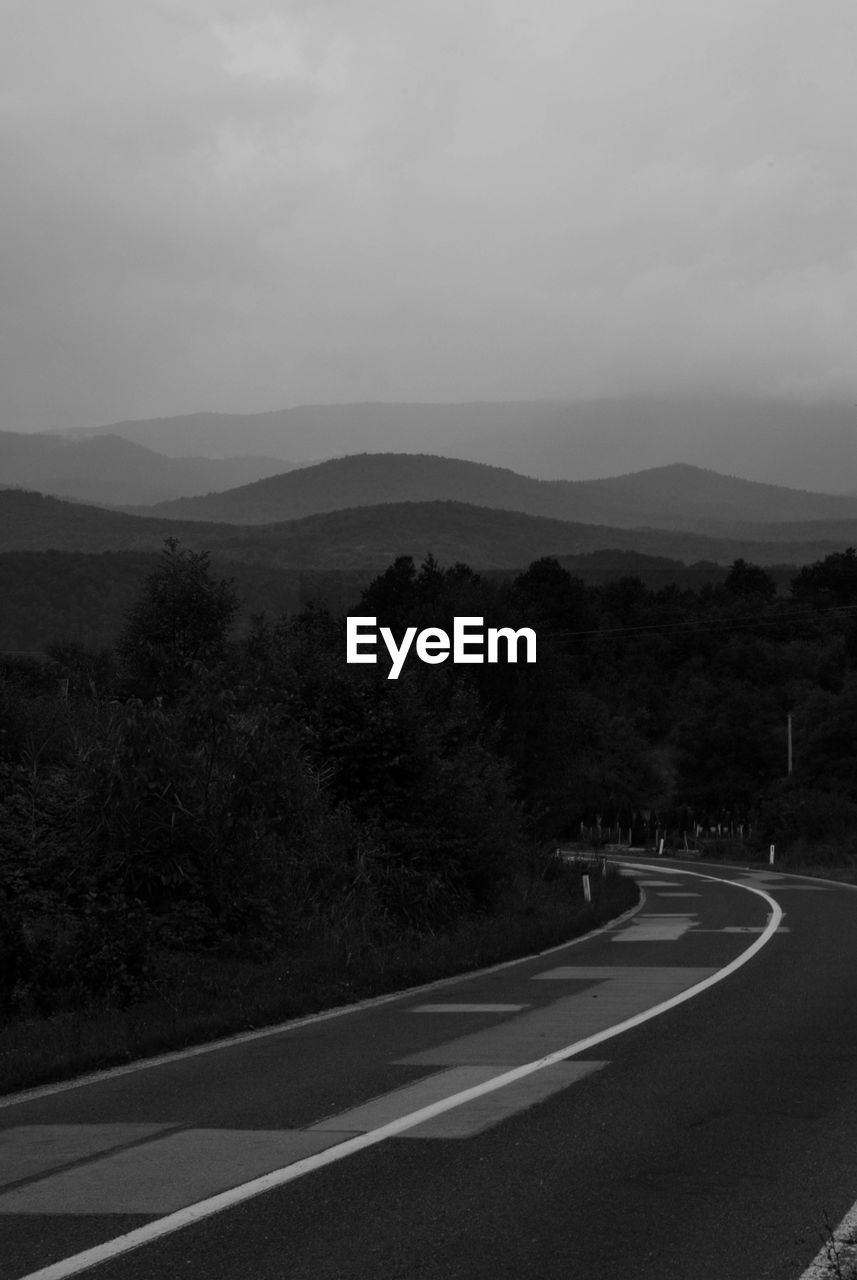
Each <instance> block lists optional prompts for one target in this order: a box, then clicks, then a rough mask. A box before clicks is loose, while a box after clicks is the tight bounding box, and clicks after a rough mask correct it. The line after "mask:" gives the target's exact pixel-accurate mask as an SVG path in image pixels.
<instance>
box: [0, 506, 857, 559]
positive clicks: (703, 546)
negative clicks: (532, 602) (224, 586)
mask: <svg viewBox="0 0 857 1280" xmlns="http://www.w3.org/2000/svg"><path fill="white" fill-rule="evenodd" d="M824 529H826V525H825V524H824V523H822V525H821V526H820V527H819V528H818V531H817V533H816V535H815V536H814V537H813V538H811V539H806V540H800V541H798V540H791V541H785V540H784V541H782V542H779V543H776V542H765V541H760V540H758V539H754V538H741V539H734V538H714V537H709V536H705V535H701V534H694V533H687V532H674V531H670V530H658V529H617V528H611V527H607V526H599V525H595V524H582V523H573V522H570V521H562V520H556V519H552V518H547V517H540V516H532V515H527V514H523V513H521V512H516V511H501V510H496V509H493V508H488V507H478V506H473V505H470V504H467V503H461V502H401V503H392V504H388V505H383V506H367V507H355V508H350V509H347V510H342V511H334V512H330V513H327V514H322V515H313V516H308V517H304V518H303V519H299V520H292V521H287V522H283V523H279V524H273V525H254V526H239V525H230V524H214V523H211V524H206V523H202V522H193V521H180V520H175V519H162V520H158V519H154V518H148V519H147V518H145V517H142V516H134V515H125V514H123V513H121V512H117V511H109V510H104V509H102V508H97V507H87V506H84V505H83V504H79V503H72V502H62V501H60V500H59V499H57V498H51V497H44V496H43V495H41V494H35V493H28V492H25V491H23V490H17V489H7V490H3V491H0V551H43V550H50V549H59V550H63V551H88V552H101V551H115V550H128V551H141V550H149V549H157V548H160V547H161V546H162V544H163V540H164V538H166V537H168V536H175V537H178V538H180V539H181V540H182V542H183V543H184V544H185V545H187V546H191V547H196V548H205V549H208V550H211V551H212V552H216V553H217V555H218V557H219V558H220V559H232V560H241V561H243V562H245V563H255V564H264V565H275V566H279V567H281V568H292V569H301V568H306V569H310V568H312V569H364V568H377V569H382V568H384V567H386V566H387V565H388V564H390V563H391V561H392V560H394V559H395V558H396V557H397V556H401V555H412V556H414V557H415V558H416V559H420V560H421V559H422V558H423V557H424V556H425V555H427V554H428V553H429V552H432V553H433V554H434V555H435V556H436V557H437V558H438V559H439V560H440V561H441V562H443V563H446V564H452V563H454V562H455V561H458V560H460V561H464V562H465V563H467V564H470V565H471V566H472V567H473V568H475V569H488V568H498V569H505V568H519V567H521V566H525V565H527V564H529V563H530V562H531V561H533V560H536V559H538V558H539V557H541V556H558V557H562V556H568V555H586V554H588V553H590V552H593V551H599V550H617V551H622V550H626V551H634V552H638V553H640V554H643V555H650V556H659V557H665V558H667V559H672V560H679V561H681V562H682V563H684V564H691V563H695V562H698V561H702V560H706V561H711V562H713V563H719V564H730V563H731V562H732V561H733V560H735V559H737V558H738V557H740V556H743V557H745V558H746V559H749V560H753V561H755V562H757V563H759V564H783V563H788V564H804V563H807V562H809V561H814V560H817V559H821V558H823V557H824V556H825V555H827V554H829V553H830V552H832V551H841V550H842V549H843V544H842V543H841V541H838V540H835V541H834V540H831V539H827V538H825V537H824V534H823V530H824Z"/></svg>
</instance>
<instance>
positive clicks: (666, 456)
mask: <svg viewBox="0 0 857 1280" xmlns="http://www.w3.org/2000/svg"><path fill="white" fill-rule="evenodd" d="M111 433H112V434H115V435H120V436H123V437H125V438H126V439H128V440H134V441H136V442H137V443H138V444H143V445H146V446H147V447H148V448H150V449H158V450H160V451H161V452H163V453H167V454H196V453H202V454H207V455H220V456H222V455H224V454H231V453H248V452H249V453H257V454H265V455H268V456H271V457H275V458H277V457H282V458H291V459H294V461H295V462H316V461H319V460H321V459H323V458H329V457H332V456H335V455H339V454H348V453H358V452H360V451H362V450H369V451H371V452H383V451H387V450H396V451H401V452H405V453H418V452H429V453H442V454H449V455H451V456H452V457H457V458H467V459H470V460H473V461H476V462H488V463H492V464H493V465H497V466H504V467H511V468H512V469H513V470H515V471H523V472H526V473H527V474H528V475H535V476H541V477H544V478H545V479H552V478H553V477H556V476H562V477H565V478H569V479H575V480H585V479H589V478H592V477H597V476H610V475H616V474H617V473H619V472H623V471H636V470H641V469H643V468H645V467H652V466H662V465H666V464H668V463H671V462H674V461H676V460H677V459H678V460H681V461H684V462H689V463H693V464H694V465H696V466H701V467H710V468H713V469H714V470H715V471H721V472H734V471H737V472H740V474H741V475H744V476H749V477H751V478H753V479H757V480H764V481H768V482H771V483H775V484H782V485H789V486H792V487H795V488H808V489H816V490H822V491H825V490H829V491H831V492H835V493H840V492H851V493H853V492H855V490H857V410H855V406H854V405H853V404H850V403H843V404H838V403H824V404H801V403H799V402H796V401H787V400H751V399H734V398H733V399H729V400H723V399H713V398H709V399H703V398H696V399H689V398H684V399H678V398H672V399H669V400H664V399H660V400H659V399H652V398H649V399H643V398H636V399H631V398H626V399H617V398H614V399H601V400H591V401H576V402H565V403H562V402H555V401H538V400H536V401H517V402H501V403H466V404H339V405H303V406H299V407H296V408H292V409H284V410H280V411H277V412H273V413H254V414H229V413H198V414H188V415H184V416H180V417H174V418H160V419H150V420H147V421H138V422H118V423H114V424H113V425H111V426H107V427H97V428H92V429H88V430H87V431H85V432H77V433H75V434H77V435H104V434H111Z"/></svg>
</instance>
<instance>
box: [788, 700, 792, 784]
mask: <svg viewBox="0 0 857 1280" xmlns="http://www.w3.org/2000/svg"><path fill="white" fill-rule="evenodd" d="M788 727H789V777H791V776H792V717H791V712H789V716H788Z"/></svg>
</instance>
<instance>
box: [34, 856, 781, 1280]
mask: <svg viewBox="0 0 857 1280" xmlns="http://www.w3.org/2000/svg"><path fill="white" fill-rule="evenodd" d="M623 865H624V866H627V867H629V868H630V869H632V870H640V869H643V870H646V869H647V868H645V867H643V868H641V867H640V865H639V864H635V863H631V862H623ZM678 874H681V875H690V876H694V877H695V878H697V879H701V880H708V881H711V882H713V883H718V884H729V885H732V886H734V887H735V888H739V889H743V890H744V891H745V892H746V893H753V894H756V895H757V896H758V897H760V898H762V899H763V901H765V902H767V904H768V906H769V907H770V917H769V919H768V924H767V927H766V929H765V932H764V933H762V934H760V935H759V936H758V937H757V938H756V939H755V941H753V942H752V943H751V944H750V946H749V947H747V948H745V950H744V951H742V952H741V953H740V954H739V955H738V956H736V957H735V959H734V960H732V961H730V963H729V964H727V965H724V967H723V968H722V969H718V970H716V971H715V972H714V973H713V974H709V975H708V977H706V978H703V979H702V980H701V981H700V982H698V983H696V984H695V985H693V986H691V987H688V988H686V989H685V990H684V991H681V992H679V993H678V994H677V995H673V996H670V997H669V998H668V999H666V1000H662V1001H660V1002H659V1003H658V1004H656V1005H653V1006H652V1007H651V1008H650V1009H647V1010H644V1011H643V1012H641V1013H637V1014H634V1015H633V1016H632V1017H630V1018H625V1019H623V1020H622V1021H621V1022H619V1023H617V1024H616V1025H614V1026H612V1027H608V1028H606V1029H605V1030H603V1031H599V1032H597V1033H596V1034H594V1035H591V1036H587V1037H585V1038H584V1039H582V1040H578V1041H576V1042H575V1043H573V1044H569V1045H566V1046H564V1047H563V1048H561V1049H557V1050H555V1051H554V1052H553V1053H549V1054H547V1055H545V1056H544V1057H542V1058H539V1059H537V1060H536V1061H533V1062H526V1063H523V1064H522V1065H521V1066H518V1067H513V1068H512V1069H511V1070H510V1071H505V1072H503V1073H502V1074H500V1075H498V1076H494V1077H493V1078H492V1079H489V1080H486V1081H484V1082H482V1083H481V1084H476V1085H473V1086H471V1087H470V1088H466V1089H463V1090H461V1091H460V1092H459V1093H457V1094H453V1095H451V1096H450V1097H447V1098H443V1099H441V1100H439V1101H437V1102H434V1103H431V1104H429V1105H428V1106H425V1107H421V1108H419V1109H418V1110H417V1111H414V1112H412V1113H411V1114H410V1115H407V1116H402V1117H400V1118H399V1119H397V1120H392V1121H390V1122H389V1123H388V1124H385V1125H381V1126H380V1127H379V1128H377V1129H373V1130H371V1131H370V1132H369V1133H363V1134H357V1135H355V1136H354V1137H352V1138H347V1139H346V1140H345V1141H343V1142H340V1143H337V1144H336V1145H335V1146H332V1147H328V1148H327V1150H325V1151H321V1152H318V1153H317V1154H316V1155H312V1156H307V1157H305V1158H304V1159H302V1160H298V1161H296V1162H295V1163H294V1164H290V1165H288V1166H286V1167H284V1168H282V1169H277V1170H274V1171H273V1172H271V1173H267V1174H263V1175H262V1176H261V1177H258V1178H254V1179H252V1180H251V1181H249V1182H246V1183H244V1184H243V1185H242V1186H237V1187H232V1188H230V1190H228V1191H223V1192H220V1193H219V1194H218V1195H214V1196H210V1197H208V1198H207V1199H205V1200H201V1201H199V1202H198V1203H196V1204H192V1205H187V1206H186V1207H185V1208H183V1209H179V1210H177V1211H176V1212H175V1213H171V1214H168V1215H167V1216H166V1217H163V1218H157V1219H156V1220H155V1221H153V1222H148V1223H146V1224H145V1225H144V1226H142V1227H137V1228H136V1229H135V1230H133V1231H129V1232H126V1233H125V1234H124V1235H121V1236H116V1237H115V1238H114V1239H112V1240H107V1241H105V1242H104V1243H102V1244H99V1245H95V1246H94V1247H93V1248H90V1249H84V1250H83V1251H82V1252H80V1253H76V1254H73V1255H72V1256H70V1257H67V1258H63V1259H61V1260H60V1261H59V1262H55V1263H51V1264H50V1265H48V1266H46V1267H42V1268H40V1269H39V1270H38V1271H33V1272H31V1273H30V1274H29V1275H27V1276H23V1277H20V1280H66V1278H67V1277H69V1276H75V1275H80V1273H81V1272H83V1271H87V1270H89V1268H91V1267H94V1266H97V1265H98V1264H99V1263H103V1262H106V1261H108V1260H109V1259H111V1258H116V1257H120V1256H121V1255H122V1254H125V1253H128V1252H130V1251H131V1250H132V1249H137V1248H140V1247H141V1246H142V1245H146V1244H151V1243H152V1242H153V1241H155V1240H159V1239H162V1238H163V1237H164V1236H167V1235H171V1234H172V1233H173V1232H176V1231H180V1230H182V1229H183V1228H185V1227H189V1226H191V1225H193V1224H194V1223H197V1222H200V1221H202V1220H203V1219H205V1218H208V1217H211V1216H212V1215H213V1214H216V1213H222V1212H223V1211H224V1210H225V1209H230V1208H233V1207H234V1206H235V1205H238V1204H243V1203H244V1202H245V1201H247V1200H252V1199H254V1198H255V1197H256V1196H259V1195H263V1194H264V1193H266V1192H268V1191H273V1190H275V1189H277V1188H279V1187H283V1186H286V1185H287V1184H288V1183H289V1182H294V1181H295V1180H296V1179H298V1178H302V1177H305V1176H306V1175H307V1174H309V1173H314V1172H316V1171H317V1170H319V1169H323V1168H325V1167H326V1166H327V1165H329V1164H333V1163H335V1162H336V1161H339V1160H344V1159H346V1158H347V1157H348V1156H351V1155H354V1154H356V1153H357V1152H358V1151H365V1150H366V1149H367V1148H369V1147H373V1146H377V1145H378V1144H379V1143H381V1142H384V1141H386V1140H387V1138H393V1137H396V1136H398V1135H399V1134H402V1133H405V1132H406V1131H407V1130H409V1129H415V1128H416V1127H417V1126H418V1125H421V1124H424V1123H425V1122H426V1121H428V1120H432V1119H434V1117H435V1116H439V1115H442V1114H444V1113H445V1112H447V1111H452V1110H454V1109H455V1108H456V1107H460V1106H463V1105H464V1104H465V1103H468V1102H472V1101H474V1100H475V1099H476V1098H480V1097H482V1096H483V1095H485V1094H489V1093H492V1092H494V1091H495V1090H497V1089H502V1088H505V1087H506V1086H507V1085H510V1084H512V1083H513V1082H514V1081H516V1080H523V1079H524V1078H525V1077H527V1076H529V1075H532V1074H534V1073H535V1072H537V1071H543V1070H544V1069H545V1068H547V1067H551V1066H554V1065H555V1064H556V1063H559V1062H565V1061H566V1060H567V1059H569V1058H572V1057H576V1056H577V1055H578V1054H581V1053H586V1052H588V1051H589V1050H590V1049H593V1048H595V1046H596V1045H601V1044H603V1043H604V1042H605V1041H607V1040H611V1039H613V1037H614V1036H619V1035H622V1034H623V1033H624V1032H626V1031H630V1030H632V1029H633V1028H634V1027H638V1026H641V1025H642V1024H643V1023H645V1022H649V1021H650V1020H651V1019H652V1018H656V1017H659V1016H660V1015H661V1014H662V1013H666V1012H667V1011H668V1010H670V1009H674V1008H676V1007H677V1006H678V1005H680V1004H684V1003H685V1002H686V1001H687V1000H692V999H693V998H694V997H695V996H697V995H701V993H702V992H703V991H706V990H708V988H709V987H713V986H715V985H716V984H717V983H719V982H722V981H723V980H724V979H725V978H728V977H729V976H730V975H731V974H733V973H735V972H736V971H737V970H738V969H740V968H742V967H743V966H744V965H745V964H747V963H748V962H749V961H750V960H752V958H753V957H754V956H755V955H757V954H758V952H759V951H760V950H761V949H762V947H764V946H765V945H766V943H767V942H769V941H770V939H771V938H772V937H773V936H774V934H775V933H776V931H777V928H778V927H779V924H780V921H781V920H782V909H781V908H780V906H779V903H777V902H776V901H775V899H774V898H772V897H771V896H770V894H768V893H766V892H765V890H764V889H761V888H759V887H757V886H756V885H750V884H742V883H739V882H737V881H730V880H726V879H724V877H722V876H712V875H703V874H702V873H701V872H697V871H681V872H679V873H678ZM556 950H559V948H556Z"/></svg>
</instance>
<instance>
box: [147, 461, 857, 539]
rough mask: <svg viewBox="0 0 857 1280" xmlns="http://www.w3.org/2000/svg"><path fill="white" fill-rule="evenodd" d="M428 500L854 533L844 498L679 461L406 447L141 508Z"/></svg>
mask: <svg viewBox="0 0 857 1280" xmlns="http://www.w3.org/2000/svg"><path fill="white" fill-rule="evenodd" d="M438 499H440V500H443V501H453V502H466V503H469V504H472V505H475V506H482V507H494V508H498V509H500V510H504V511H522V512H525V513H527V514H529V515H537V516H552V517H553V518H555V519H559V520H573V521H577V522H582V523H584V524H609V525H613V526H615V527H617V528H625V529H631V528H637V527H641V526H650V527H652V528H660V529H681V530H691V531H693V532H696V533H710V534H713V535H714V536H718V537H719V536H726V537H732V536H734V535H735V532H741V533H742V534H745V535H747V536H751V537H752V536H756V537H758V536H760V535H758V534H757V533H755V531H754V529H753V527H752V526H754V525H755V524H757V523H765V524H767V525H770V526H776V529H777V530H779V533H778V534H774V535H773V537H774V538H775V539H776V540H782V538H786V539H788V537H789V536H790V535H789V533H788V523H787V522H791V521H798V520H800V521H814V520H834V519H836V520H839V521H840V522H841V523H842V526H843V527H842V529H840V531H839V532H840V534H841V536H843V537H844V538H845V539H846V540H848V539H849V538H851V539H857V499H855V498H853V497H846V496H835V495H831V494H819V493H802V492H800V491H799V490H795V489H783V488H778V487H776V486H774V485H764V484H758V483H756V482H755V481H751V480H740V479H737V478H736V477H734V476H723V475H719V474H718V473H717V472H715V471H704V470H702V469H701V468H699V467H690V466H686V465H684V464H674V465H672V466H668V467H657V468H653V469H651V470H648V471H642V472H636V473H635V474H633V475H624V476H617V477H614V478H611V479H607V480H581V481H574V480H535V479H533V478H531V477H529V476H522V475H518V474H517V473H516V472H514V471H509V470H507V469H505V468H501V467H490V466H487V465H485V464H481V463H476V462H465V461H462V460H461V459H457V458H439V457H435V456H432V455H430V454H413V453H411V454H408V453H383V454H369V453H363V454H357V455H354V456H351V457H347V458H334V459H332V460H330V461H328V462H322V463H318V464H316V465H315V466H309V467H304V468H302V469H301V470H300V471H292V472H290V473H287V474H285V475H279V476H269V477H267V478H266V479H264V480H258V481H256V482H255V483H254V484H249V485H243V486H241V487H239V488H236V489H229V490H227V491H225V492H223V493H219V494H207V495H206V496H204V497H196V498H181V499H178V500H177V501H173V502H167V503H160V504H159V505H158V506H156V507H154V508H153V509H152V510H151V514H152V515H158V516H173V517H176V518H178V519H184V520H216V521H229V522H231V523H234V524H270V523H273V522H275V521H280V520H292V519H297V518H299V517H301V516H306V515H315V514H318V513H319V512H323V511H336V510H339V509H343V508H347V507H355V506H374V505H376V504H379V503H392V502H431V501H435V500H438ZM849 521H850V526H849V524H848V522H849ZM849 528H850V532H849Z"/></svg>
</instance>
